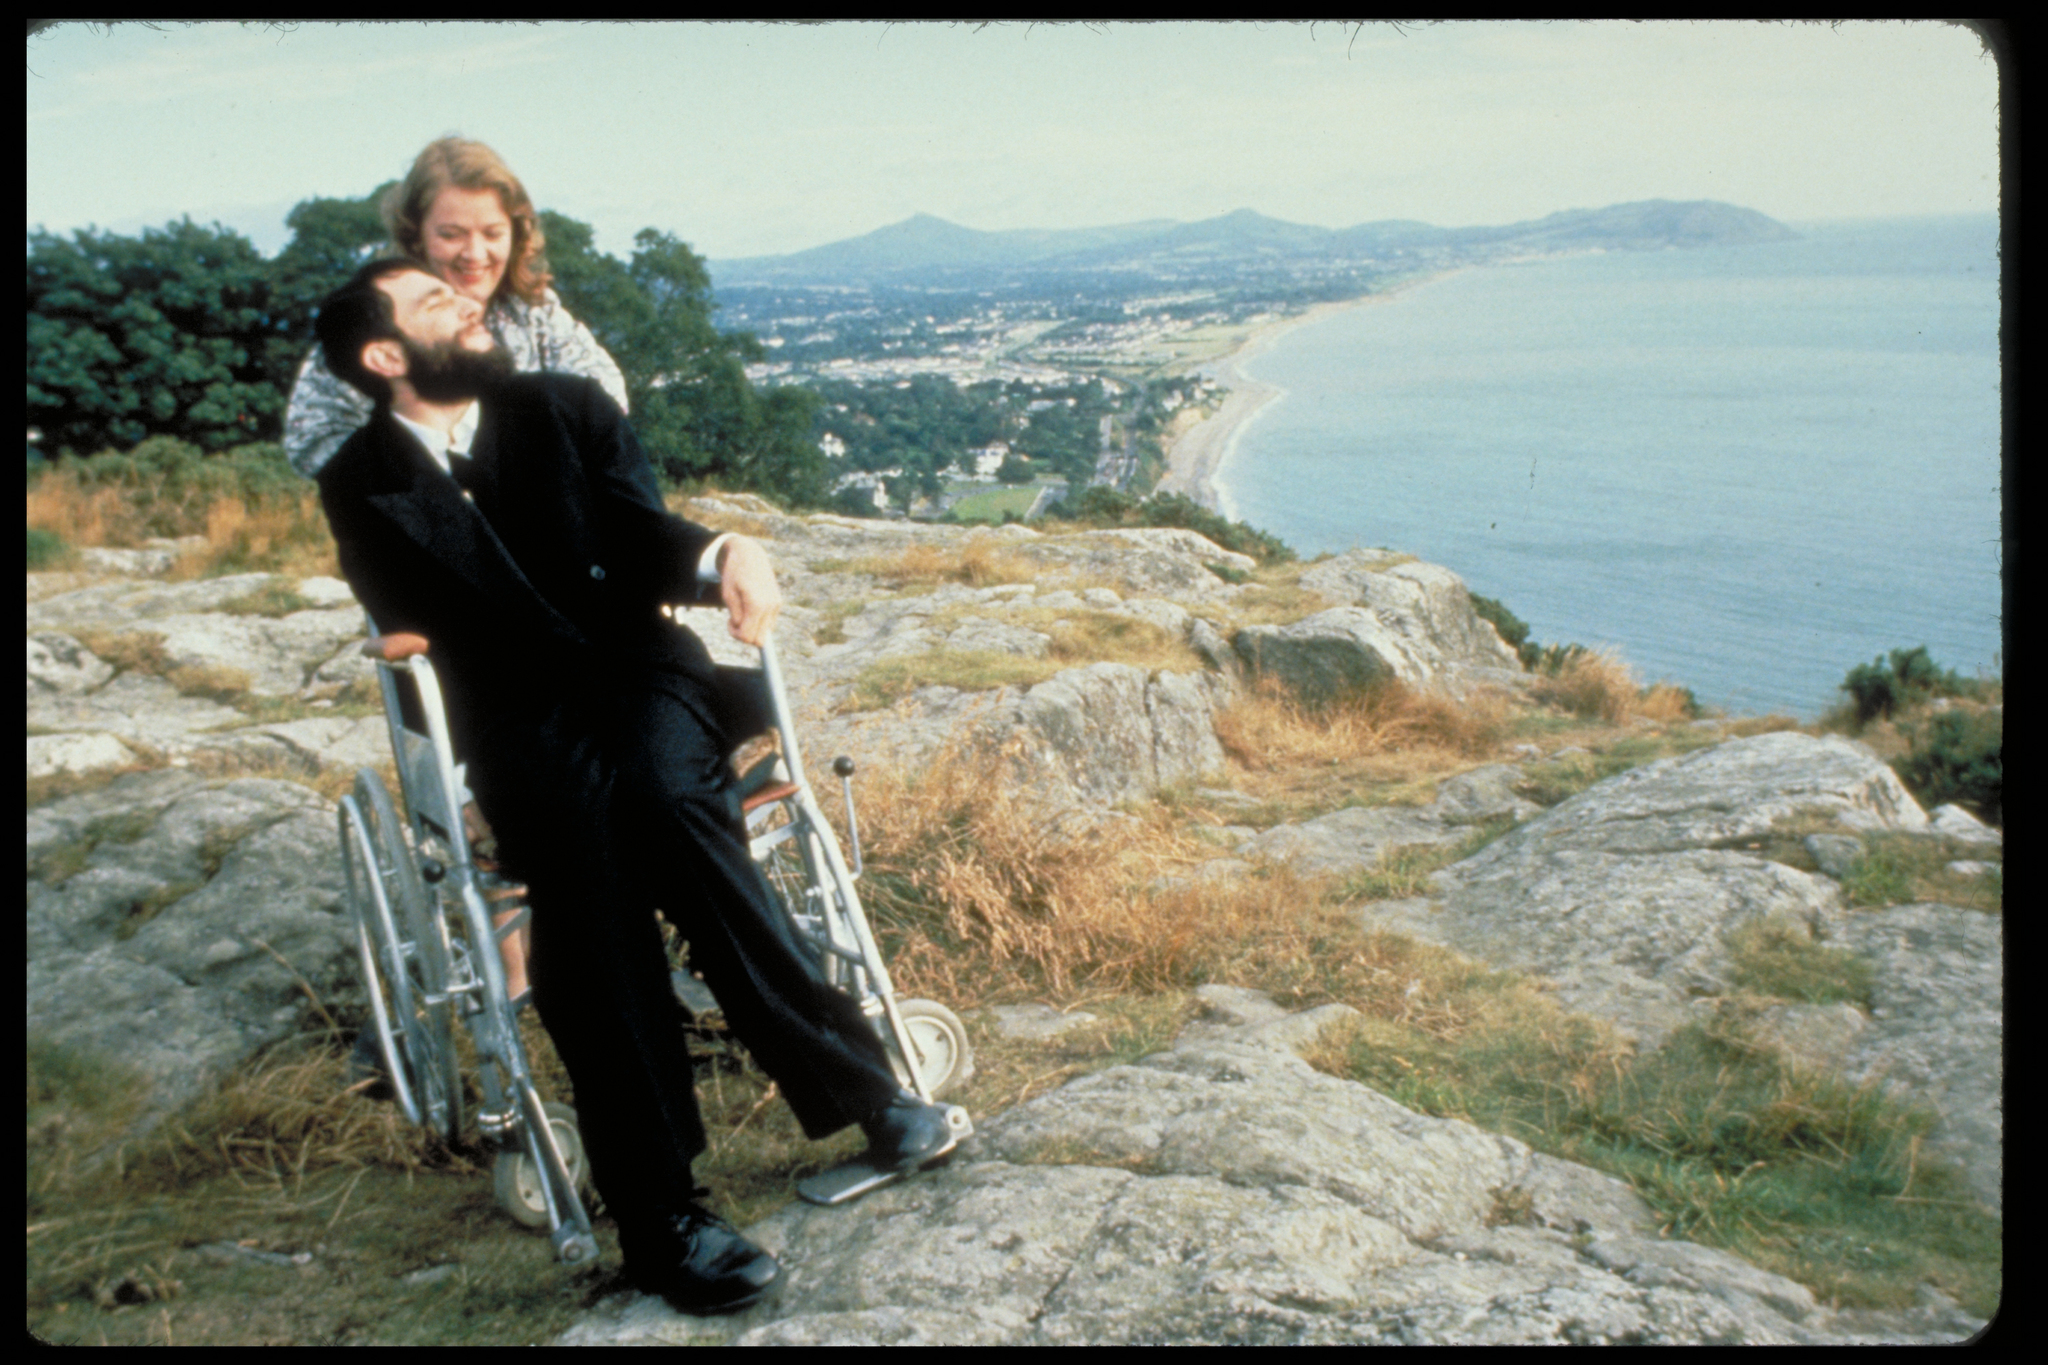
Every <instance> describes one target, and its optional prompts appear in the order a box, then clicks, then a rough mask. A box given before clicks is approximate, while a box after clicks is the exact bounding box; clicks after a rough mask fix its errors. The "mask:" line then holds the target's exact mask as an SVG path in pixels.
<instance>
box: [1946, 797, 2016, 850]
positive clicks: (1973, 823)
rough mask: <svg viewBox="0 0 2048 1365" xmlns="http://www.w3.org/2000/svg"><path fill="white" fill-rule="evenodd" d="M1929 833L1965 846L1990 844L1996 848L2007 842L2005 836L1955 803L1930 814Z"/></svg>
mask: <svg viewBox="0 0 2048 1365" xmlns="http://www.w3.org/2000/svg"><path fill="white" fill-rule="evenodd" d="M1927 831H1928V833H1930V834H1945V835H1947V836H1948V837H1949V838H1951V839H1954V840H1955V841H1957V842H1958V843H1964V844H1990V845H1992V846H1994V847H1996V846H1997V845H1999V844H2002V843H2004V842H2005V836H2004V835H2003V834H2001V833H1999V832H1998V831H1997V830H1995V829H1993V828H1992V827H1991V826H1989V825H1987V824H1985V823H1984V822H1983V821H1982V820H1979V819H1978V818H1977V817H1976V816H1974V815H1972V814H1970V812H1968V811H1966V810H1964V809H1963V808H1962V807H1961V806H1958V805H1955V804H1953V803H1950V804H1949V805H1946V806H1936V807H1935V808H1934V810H1933V811H1932V812H1930V813H1929V815H1928V820H1927Z"/></svg>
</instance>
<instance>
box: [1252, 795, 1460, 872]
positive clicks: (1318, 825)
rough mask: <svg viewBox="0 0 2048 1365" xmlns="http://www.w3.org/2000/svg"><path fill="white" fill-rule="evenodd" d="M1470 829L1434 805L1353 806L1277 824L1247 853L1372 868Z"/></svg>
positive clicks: (1312, 868) (1306, 866) (1335, 868)
mask: <svg viewBox="0 0 2048 1365" xmlns="http://www.w3.org/2000/svg"><path fill="white" fill-rule="evenodd" d="M1470 832H1471V831H1470V830H1469V829H1465V828H1462V827H1458V826H1454V825H1450V824H1447V823H1445V821H1444V818H1443V815H1442V813H1441V812H1439V811H1438V810H1437V809H1436V808H1435V807H1430V806H1422V807H1411V806H1353V807H1350V808H1349V809H1346V810H1339V811H1332V812H1331V813H1330V814H1328V815H1319V816H1317V817H1316V818H1315V819H1313V820H1304V821H1302V822H1301V823H1300V824H1288V825H1276V826H1274V827H1273V828H1272V829H1269V830H1267V831H1266V832H1265V833H1263V834H1261V835H1259V836H1258V837H1257V838H1255V839H1253V840H1251V841H1250V842H1249V843H1247V844H1246V845H1245V846H1244V850H1243V851H1244V853H1245V855H1246V856H1247V857H1254V858H1264V859H1266V860H1267V861H1268V862H1284V863H1286V864H1288V865H1289V866H1290V867H1293V868H1295V869H1296V870H1298V871H1301V872H1306V873H1310V874H1315V873H1333V874H1336V875H1340V876H1341V875H1343V874H1345V873H1350V872H1369V871H1371V870H1372V869H1373V868H1375V867H1378V866H1379V864H1380V860H1381V859H1382V858H1383V857H1385V856H1386V854H1387V853H1388V852H1389V851H1391V850H1393V849H1396V848H1404V847H1410V846H1413V845H1417V844H1454V843H1456V842H1458V841H1459V840H1460V839H1463V838H1464V837H1465V836H1466V835H1467V834H1469V833H1470Z"/></svg>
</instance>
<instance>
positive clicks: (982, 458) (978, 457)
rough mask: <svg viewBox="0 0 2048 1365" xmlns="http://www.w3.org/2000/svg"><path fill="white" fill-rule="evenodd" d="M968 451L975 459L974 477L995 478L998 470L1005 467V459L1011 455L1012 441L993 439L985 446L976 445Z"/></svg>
mask: <svg viewBox="0 0 2048 1365" xmlns="http://www.w3.org/2000/svg"><path fill="white" fill-rule="evenodd" d="M967 453H968V455H969V456H970V457H971V458H972V459H973V460H974V477H975V478H977V479H993V478H994V477H995V476H996V471H997V470H998V469H1001V468H1002V467H1003V461H1004V460H1006V459H1008V458H1009V457H1010V443H1009V442H1008V441H991V442H990V443H989V444H987V445H985V446H976V447H975V448H974V449H972V450H970V451H968V452H967Z"/></svg>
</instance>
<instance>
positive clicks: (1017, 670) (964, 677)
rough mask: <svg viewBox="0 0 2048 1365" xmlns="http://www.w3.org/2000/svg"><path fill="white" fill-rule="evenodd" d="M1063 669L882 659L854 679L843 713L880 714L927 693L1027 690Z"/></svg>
mask: <svg viewBox="0 0 2048 1365" xmlns="http://www.w3.org/2000/svg"><path fill="white" fill-rule="evenodd" d="M1064 667H1066V665H1064V664H1062V663H1060V662H1059V661H1057V660H1055V659H1029V658H1023V657H1020V656H1018V655H1015V654H998V653H995V652H994V651H991V650H972V649H938V650H933V651H932V652H931V653H929V654H916V655H909V656H905V657H901V658H894V659H883V660H881V661H880V662H877V663H873V664H869V665H868V666H867V667H866V668H864V669H862V670H861V671H860V673H859V675H858V676H857V677H855V678H854V680H853V686H852V689H851V690H850V691H849V692H848V693H847V695H846V700H845V701H844V702H843V703H841V709H842V710H845V711H876V710H880V709H881V708H883V707H885V706H893V705H895V704H896V703H897V702H899V701H901V700H903V699H904V698H905V697H908V696H910V695H911V694H912V693H914V692H916V691H917V690H918V689H919V688H923V687H957V688H959V689H960V690H961V691H963V692H982V691H987V690H989V689H990V688H996V687H1029V686H1031V685H1032V684H1034V683H1041V682H1044V681H1045V680H1046V679H1047V678H1050V677H1051V676H1052V675H1053V674H1055V673H1057V672H1059V671H1060V670H1061V669H1062V668H1064Z"/></svg>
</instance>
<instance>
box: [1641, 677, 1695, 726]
mask: <svg viewBox="0 0 2048 1365" xmlns="http://www.w3.org/2000/svg"><path fill="white" fill-rule="evenodd" d="M1691 701H1692V698H1691V696H1690V695H1689V694H1688V693H1687V692H1686V690H1685V689H1684V688H1682V687H1680V686H1678V685H1677V684H1676V683H1661V682H1660V683H1657V684H1656V685H1654V686H1652V687H1651V688H1650V689H1649V690H1648V691H1646V692H1644V693H1643V694H1642V696H1640V697H1638V698H1637V699H1636V704H1635V713H1636V714H1637V715H1639V716H1641V717H1642V718H1643V719H1644V720H1653V721H1656V722H1657V723H1658V724H1659V725H1669V724H1671V723H1672V722H1674V721H1681V720H1686V719H1689V718H1690V717H1691V716H1692V714H1693V711H1692V705H1691Z"/></svg>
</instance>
